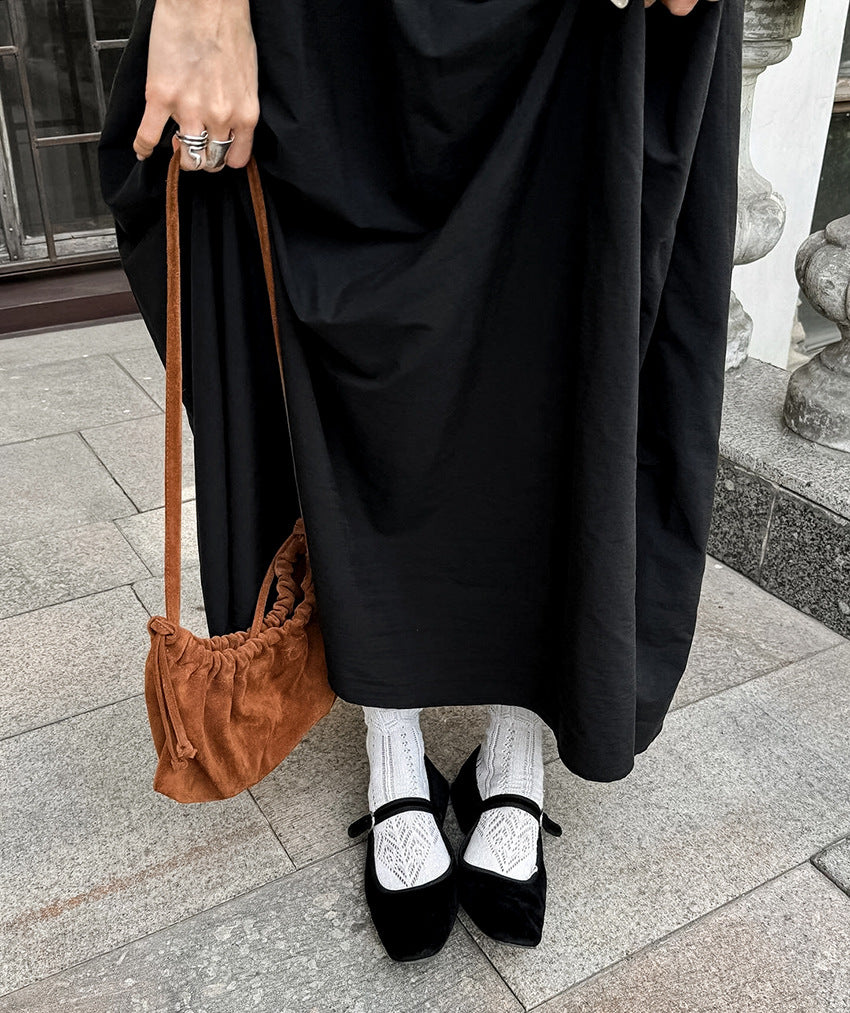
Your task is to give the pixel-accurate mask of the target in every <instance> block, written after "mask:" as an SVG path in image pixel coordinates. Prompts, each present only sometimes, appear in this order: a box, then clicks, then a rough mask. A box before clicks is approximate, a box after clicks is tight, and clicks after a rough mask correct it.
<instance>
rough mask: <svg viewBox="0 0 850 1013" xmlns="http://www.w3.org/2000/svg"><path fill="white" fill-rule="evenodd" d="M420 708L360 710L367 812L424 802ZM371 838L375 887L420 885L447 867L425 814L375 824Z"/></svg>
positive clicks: (444, 853)
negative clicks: (406, 799)
mask: <svg viewBox="0 0 850 1013" xmlns="http://www.w3.org/2000/svg"><path fill="white" fill-rule="evenodd" d="M421 709H422V708H421V707H416V708H411V709H407V710H396V709H393V708H387V707H364V708H363V717H364V719H365V721H366V752H367V754H368V757H369V808H370V809H371V810H372V811H373V812H374V810H375V809H377V808H378V806H380V805H383V804H384V803H385V802H389V801H390V800H391V799H394V798H401V797H403V796H407V795H412V796H414V797H417V798H429V797H430V792H429V790H428V776H427V774H426V772H425V746H424V743H423V741H422V731H421V729H420V728H419V713H420V711H421ZM373 833H374V836H375V870H376V873H377V876H378V882H379V883H380V884H381V886H383V887H385V888H386V889H388V890H404V889H407V888H408V887H411V886H420V885H421V884H422V883H427V882H429V881H430V880H432V879H436V878H437V877H438V876H441V875H442V874H443V873H444V872H445V871H446V869H448V867H449V853H448V851H447V850H446V846H445V844H444V843H443V838H442V836H441V834H440V830H439V828H438V826H437V824H436V822H435V820H434V817H433V816H432V815H431V813H426V812H405V813H398V814H397V815H396V816H391V817H390V818H389V819H388V820H383V822H381V823H379V824H378V825H377V826H376V827H375V829H374V831H373Z"/></svg>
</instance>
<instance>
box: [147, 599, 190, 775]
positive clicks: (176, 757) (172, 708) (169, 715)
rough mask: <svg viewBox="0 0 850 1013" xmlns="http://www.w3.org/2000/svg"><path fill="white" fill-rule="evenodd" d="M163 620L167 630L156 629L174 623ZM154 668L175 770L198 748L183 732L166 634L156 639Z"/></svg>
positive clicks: (172, 628)
mask: <svg viewBox="0 0 850 1013" xmlns="http://www.w3.org/2000/svg"><path fill="white" fill-rule="evenodd" d="M156 618H159V617H156ZM164 622H165V624H166V625H167V626H168V627H169V629H167V630H162V629H160V628H158V627H157V632H160V633H162V632H166V633H167V632H173V631H174V624H173V623H169V622H168V621H167V620H164ZM152 623H153V620H152ZM154 669H155V671H154V682H155V687H156V697H157V703H158V704H159V712H160V715H161V716H162V725H163V728H164V730H165V742H166V745H167V747H168V752H169V754H170V756H171V766H172V767H174V768H175V770H176V769H178V768H180V767H185V766H186V763H187V761H188V759H190V758H191V757H193V756H195V754H196V753H197V750H196V749H195V747H194V746H193V745H192V743H191V742H190V741H189V738H188V736H187V735H186V728H185V725H184V724H183V718H182V716H181V714H180V707H179V706H178V703H177V694H176V693H175V691H174V681H173V679H172V677H171V663H170V662H169V660H168V649H167V647H166V644H165V637H163V636H160V637H158V638H157V645H156V662H155V665H154Z"/></svg>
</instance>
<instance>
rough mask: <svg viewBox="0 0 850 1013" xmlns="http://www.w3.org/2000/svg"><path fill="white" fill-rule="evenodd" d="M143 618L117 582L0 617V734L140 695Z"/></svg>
mask: <svg viewBox="0 0 850 1013" xmlns="http://www.w3.org/2000/svg"><path fill="white" fill-rule="evenodd" d="M147 619H148V613H147V611H146V610H145V609H144V607H143V606H142V604H141V602H140V601H139V600H138V598H137V597H136V596H135V595H134V594H133V592H132V590H131V589H130V588H129V587H120V588H116V589H115V590H112V591H102V592H101V593H100V594H93V595H89V596H88V597H86V598H77V599H76V600H74V601H70V602H65V603H63V604H61V605H51V606H49V607H48V608H43V609H38V610H37V611H35V612H27V613H26V614H25V615H22V616H15V617H14V618H12V619H4V620H2V621H0V657H2V658H3V667H2V670H0V738H5V737H6V736H9V735H17V734H18V733H20V732H23V731H27V730H28V729H32V728H38V727H39V726H40V725H45V724H48V723H49V722H51V721H58V720H60V719H61V718H64V717H69V716H70V715H72V714H78V713H80V712H81V711H85V710H91V709H92V708H94V707H100V706H102V705H103V704H107V703H113V702H114V701H116V700H121V699H124V698H125V697H128V696H131V695H132V694H136V693H140V692H142V691H143V690H144V669H145V656H146V655H147V652H148V647H149V644H150V637H149V636H148V633H147V629H146V628H145V624H146V622H147Z"/></svg>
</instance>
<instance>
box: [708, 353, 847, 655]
mask: <svg viewBox="0 0 850 1013" xmlns="http://www.w3.org/2000/svg"><path fill="white" fill-rule="evenodd" d="M788 377H789V373H788V372H787V371H786V370H784V369H779V368H778V367H776V366H772V365H769V364H767V363H764V362H760V361H759V360H758V359H748V360H747V361H746V362H745V363H744V364H743V365H742V366H741V367H740V368H738V369H735V370H733V371H732V372H730V373H729V374H728V375H727V378H726V393H725V397H724V405H723V426H722V431H721V437H720V461H719V464H718V469H717V485H716V490H715V501H714V513H713V516H712V523H711V531H710V534H709V544H708V551H709V553H710V554H711V555H713V556H716V557H717V558H718V559H720V560H722V561H723V562H724V563H726V564H727V565H728V566H731V567H732V568H733V569H735V570H738V571H739V572H740V573H743V574H744V575H745V576H747V577H749V578H750V579H751V580H754V581H756V583H758V584H760V585H761V586H762V587H763V588H765V590H767V591H770V593H771V594H774V595H776V596H777V597H778V598H781V599H782V600H783V601H787V602H788V603H789V604H791V605H793V606H794V607H795V608H798V609H800V610H801V611H803V612H806V613H808V614H809V615H812V616H814V617H815V618H816V619H819V620H820V621H821V622H822V623H824V624H825V625H826V626H828V627H829V628H830V629H832V630H835V631H836V632H837V633H840V634H842V635H843V636H845V637H850V455H848V454H842V453H841V452H839V451H836V450H831V449H830V448H828V447H822V446H820V445H818V444H816V443H810V442H809V441H808V440H805V439H803V438H802V437H800V436H798V435H797V434H796V433H793V432H792V431H791V430H790V429H788V428H787V426H785V424H784V422H783V421H782V406H783V403H784V399H785V388H786V386H787V383H788Z"/></svg>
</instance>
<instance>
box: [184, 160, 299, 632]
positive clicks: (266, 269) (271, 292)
mask: <svg viewBox="0 0 850 1013" xmlns="http://www.w3.org/2000/svg"><path fill="white" fill-rule="evenodd" d="M246 168H247V173H248V185H249V187H250V190H251V202H252V204H253V207H254V217H255V218H256V222H257V231H258V233H259V237H260V252H261V254H262V258H263V274H264V276H265V280H266V289H267V291H268V296H269V306H270V309H271V320H272V330H273V331H274V341H275V348H276V349H277V363H278V369H279V370H280V382H281V386H282V387H283V397H284V406H285V405H286V386H285V384H284V378H283V353H282V351H281V347H280V325H279V323H278V318H277V300H276V298H275V286H274V271H273V268H272V256H271V242H270V239H269V227H268V219H267V218H266V205H265V200H264V199H263V187H262V183H261V181H260V173H259V170H258V168H257V163H256V160H255V159H254V156H253V155H252V156H251V159H250V161H249V162H248V165H247V167H246ZM179 177H180V152H179V151H175V153H174V155H173V156H172V158H171V162H170V163H169V166H168V178H167V181H166V188H165V204H166V207H165V222H166V224H165V228H166V260H167V278H166V292H167V294H166V313H167V318H166V332H165V333H166V338H165V560H164V570H165V616H166V618H167V619H168V620H169V621H171V622H173V623H175V624H176V625H178V626H179V625H180V555H181V553H180V549H181V544H180V508H181V501H182V498H183V452H182V440H183V367H182V350H183V344H182V333H181V320H180V217H179V214H178V209H177V184H178V181H179ZM288 425H289V421H288V411H287V427H288ZM290 441H291V434H290ZM290 449H291V442H290ZM293 463H294V462H293ZM272 565H273V563H272ZM269 571H271V565H270V567H269ZM270 577H271V573H270V572H268V573H267V574H266V579H265V580H264V586H266V589H267V590H268V586H267V585H268V584H269V583H270Z"/></svg>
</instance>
